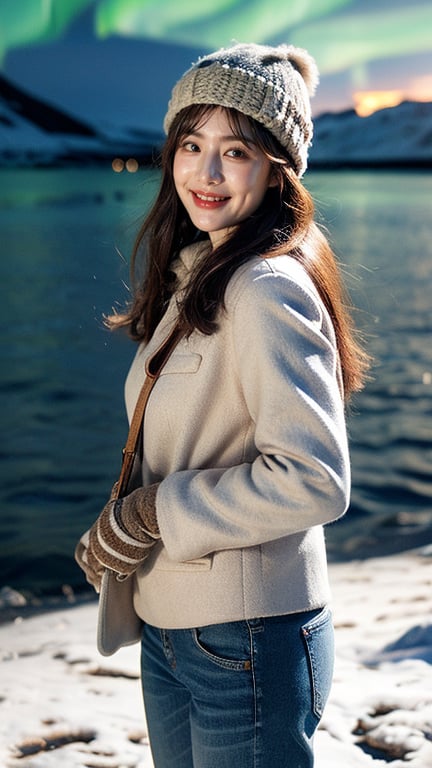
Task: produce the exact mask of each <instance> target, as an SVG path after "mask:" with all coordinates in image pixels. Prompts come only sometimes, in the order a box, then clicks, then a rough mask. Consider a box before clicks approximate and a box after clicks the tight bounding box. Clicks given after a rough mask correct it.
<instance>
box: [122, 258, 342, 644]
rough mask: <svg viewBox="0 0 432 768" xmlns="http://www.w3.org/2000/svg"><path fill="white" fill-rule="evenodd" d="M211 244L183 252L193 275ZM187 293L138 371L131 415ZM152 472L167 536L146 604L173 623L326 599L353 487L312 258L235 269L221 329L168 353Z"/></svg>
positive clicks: (148, 419)
mask: <svg viewBox="0 0 432 768" xmlns="http://www.w3.org/2000/svg"><path fill="white" fill-rule="evenodd" d="M201 257H202V245H193V246H189V247H188V248H186V249H184V250H183V251H182V252H181V254H180V259H179V260H178V262H177V264H176V266H175V269H176V272H177V276H178V278H179V281H180V285H183V287H184V285H185V283H186V282H187V279H188V275H189V274H190V270H191V268H192V266H193V264H194V262H195V260H196V259H197V258H201ZM176 316H177V302H176V297H175V296H174V297H172V300H171V302H170V305H169V308H168V310H167V312H166V314H165V316H164V317H163V319H162V321H161V322H160V324H159V326H158V327H157V329H156V331H155V333H154V336H153V338H152V340H151V341H150V342H149V343H148V344H147V345H144V344H142V345H140V346H139V348H138V350H137V354H136V356H135V359H134V361H133V363H132V366H131V369H130V371H129V374H128V377H127V381H126V404H127V410H128V415H129V418H131V416H132V413H133V409H134V406H135V403H136V400H137V397H138V393H139V390H140V388H141V386H142V383H143V380H144V377H145V363H146V360H147V359H148V357H149V356H150V355H151V354H152V353H153V352H154V351H155V349H157V348H158V347H159V345H160V344H161V342H162V341H163V340H164V338H165V337H166V336H167V335H168V333H169V331H170V329H171V327H172V325H173V323H174V322H175V319H176ZM143 442H144V444H143V456H144V458H143V465H142V482H143V484H144V485H146V484H149V483H154V482H160V486H159V489H158V493H157V498H156V507H157V518H158V522H159V527H160V532H161V541H160V542H159V543H158V544H157V545H156V547H155V548H154V550H153V551H152V553H151V555H150V557H149V558H148V559H147V560H146V561H145V562H144V563H143V565H142V566H141V567H140V568H139V570H138V572H137V574H136V577H135V597H134V602H135V608H136V611H137V613H138V614H139V615H140V616H141V617H142V618H143V619H144V621H146V622H148V623H150V624H152V625H154V626H157V627H161V628H165V629H173V628H188V627H196V626H203V625H206V624H214V623H219V622H225V621H236V620H241V619H248V618H254V617H258V616H273V615H280V614H286V613H291V612H298V611H303V610H309V609H312V608H319V607H321V606H323V605H324V604H326V603H327V602H328V600H329V586H328V579H327V565H326V553H325V543H324V532H323V525H324V524H325V523H329V522H331V521H333V520H336V519H337V518H339V517H340V516H341V515H343V513H344V512H345V510H346V508H347V505H348V500H349V485H350V471H349V457H348V449H347V438H346V429H345V421H344V407H343V401H342V397H341V381H340V367H339V360H338V353H337V350H336V345H335V334H334V329H333V326H332V323H331V320H330V318H329V315H328V313H327V311H326V309H325V308H324V306H323V303H322V301H321V300H320V298H319V296H318V294H317V291H316V289H315V287H314V285H313V283H312V281H311V280H310V278H309V277H308V275H307V274H306V272H305V270H304V268H303V267H302V266H301V265H300V264H299V263H298V262H297V261H296V260H294V259H293V258H292V257H290V256H278V257H275V258H272V259H261V258H253V259H252V260H251V261H249V262H248V263H246V264H244V265H243V266H241V267H240V268H239V269H238V270H237V271H236V272H235V274H234V275H233V277H232V278H231V279H230V282H229V284H228V287H227V291H226V296H225V310H224V311H222V312H221V314H220V317H219V330H218V331H217V332H216V333H214V334H213V335H211V336H206V335H204V334H202V333H199V332H194V333H192V335H191V336H190V337H189V338H184V339H183V340H181V342H180V343H179V345H178V347H177V348H176V349H175V350H174V352H173V354H172V356H171V357H170V359H169V360H168V362H167V364H166V367H165V368H164V370H163V372H162V375H161V376H160V378H159V380H158V381H157V382H156V384H155V387H154V389H153V391H152V393H151V395H150V398H149V401H148V404H147V409H146V415H145V420H144V439H143Z"/></svg>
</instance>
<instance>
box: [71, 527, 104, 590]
mask: <svg viewBox="0 0 432 768" xmlns="http://www.w3.org/2000/svg"><path fill="white" fill-rule="evenodd" d="M89 537H90V531H86V532H85V533H84V534H83V535H82V536H81V538H80V540H79V542H78V544H77V546H76V549H75V560H76V561H77V563H78V565H79V567H80V568H82V570H83V571H84V573H85V576H86V579H87V581H88V583H89V584H91V585H92V587H94V588H95V590H96V592H100V588H101V583H102V574H103V572H104V567H103V565H101V564H100V563H99V561H98V560H96V558H95V557H94V556H93V555H92V554H91V552H89Z"/></svg>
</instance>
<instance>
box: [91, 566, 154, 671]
mask: <svg viewBox="0 0 432 768" xmlns="http://www.w3.org/2000/svg"><path fill="white" fill-rule="evenodd" d="M134 582H135V578H134V576H129V577H128V578H127V579H123V580H122V581H119V580H118V578H117V574H116V573H114V571H109V570H106V571H105V572H104V574H103V576H102V585H101V590H100V593H99V610H98V626H97V647H98V651H99V653H101V654H102V656H112V654H113V653H115V652H116V651H118V650H119V648H122V647H123V646H125V645H133V644H134V643H138V642H139V640H140V639H141V631H142V627H143V622H142V620H141V619H140V617H139V616H138V615H137V614H136V612H135V608H134V605H133V591H134Z"/></svg>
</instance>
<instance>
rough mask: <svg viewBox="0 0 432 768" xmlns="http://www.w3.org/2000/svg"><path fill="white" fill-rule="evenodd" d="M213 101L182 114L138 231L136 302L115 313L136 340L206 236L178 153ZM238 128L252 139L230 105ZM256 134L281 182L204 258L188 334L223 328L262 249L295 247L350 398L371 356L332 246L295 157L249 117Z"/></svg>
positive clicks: (145, 336) (111, 322) (188, 300)
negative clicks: (181, 183) (176, 265)
mask: <svg viewBox="0 0 432 768" xmlns="http://www.w3.org/2000/svg"><path fill="white" fill-rule="evenodd" d="M213 109H215V107H214V106H210V105H195V106H192V107H187V108H186V109H184V110H183V111H182V112H180V113H179V115H177V117H176V119H175V120H174V122H173V124H172V127H171V129H170V132H169V135H168V137H167V140H166V143H165V146H164V148H163V151H162V155H161V167H162V180H161V185H160V189H159V194H158V196H157V198H156V200H155V203H154V205H153V207H152V209H151V211H150V213H149V214H148V216H147V218H146V220H145V221H144V223H143V225H142V226H141V229H140V231H139V232H138V235H137V238H136V241H135V245H134V249H133V252H132V259H131V279H132V296H133V298H132V302H131V304H130V306H129V307H128V309H127V311H126V312H124V313H123V314H114V315H111V316H110V317H108V318H107V319H106V320H107V325H108V326H109V327H110V328H119V327H125V326H127V328H128V333H129V335H130V336H131V338H133V339H134V340H136V341H148V340H149V339H150V338H151V336H152V334H153V332H154V330H155V328H156V326H157V324H158V322H159V321H160V319H161V318H162V316H163V314H164V312H165V310H166V307H167V304H168V301H169V299H170V297H171V296H172V294H173V293H174V291H175V289H176V280H175V275H174V273H173V271H172V269H171V265H172V263H173V261H174V260H175V258H176V257H177V255H178V253H179V251H180V250H181V249H182V248H183V247H184V246H186V245H189V244H190V243H192V242H194V241H196V240H199V239H207V235H206V233H200V232H197V230H196V229H195V227H194V225H193V224H192V222H191V220H190V218H189V216H188V214H187V212H186V210H185V208H184V207H183V205H182V203H181V202H180V200H179V198H178V195H177V192H176V189H175V185H174V179H173V161H174V155H175V152H176V150H177V147H178V146H179V143H180V141H181V139H182V138H183V137H184V136H186V135H188V134H190V133H192V132H193V131H194V130H196V129H197V127H198V126H199V125H200V124H202V123H203V121H204V120H205V119H206V116H207V115H208V113H209V112H210V111H211V110H213ZM224 111H225V112H226V113H227V115H228V119H229V121H230V124H231V128H232V131H233V134H234V135H236V136H238V137H239V139H241V140H242V141H244V142H246V143H247V138H246V137H245V135H244V128H243V126H244V119H245V116H243V115H240V114H239V113H238V112H236V110H233V109H225V108H224ZM246 120H247V125H248V128H249V129H250V131H251V132H252V139H253V141H254V142H255V143H256V145H257V146H258V147H259V149H261V150H262V151H263V152H264V154H265V156H266V157H267V158H268V159H269V161H270V163H271V165H272V169H273V174H274V178H275V179H276V180H277V185H276V186H272V187H269V189H268V190H267V192H266V195H265V197H264V199H263V201H262V203H261V205H260V206H259V208H258V210H257V211H255V213H254V214H253V215H252V216H251V217H249V218H248V219H246V220H245V221H242V222H240V223H239V224H238V225H237V227H236V228H235V229H234V230H233V231H232V233H231V234H230V236H229V238H227V239H225V240H224V241H223V242H222V243H221V244H220V245H219V246H218V247H216V248H215V249H214V250H213V251H211V254H210V257H209V259H204V260H201V261H200V262H199V265H198V267H197V269H196V270H195V272H194V273H193V274H192V276H191V279H190V281H189V285H188V289H187V292H186V295H185V297H184V298H183V301H182V303H181V305H180V307H179V312H180V321H181V323H182V325H183V328H184V331H185V333H191V332H192V331H193V330H195V329H197V330H199V331H201V332H202V333H204V334H211V333H213V332H214V331H215V330H216V329H217V319H218V313H219V311H220V309H221V307H223V304H224V296H225V290H226V287H227V284H228V282H229V280H230V278H231V276H232V274H233V273H234V272H235V270H236V269H238V267H239V266H240V265H241V264H243V263H245V262H246V261H248V260H249V259H251V258H252V257H253V256H256V255H259V256H261V257H265V258H271V257H273V256H277V255H281V254H287V253H289V254H290V255H291V256H292V257H293V258H295V259H297V261H299V262H300V263H301V264H303V266H304V268H305V270H306V272H307V273H308V274H309V276H310V277H311V279H312V281H313V282H314V284H315V286H316V288H317V290H318V292H319V294H320V296H321V299H322V301H323V303H324V305H325V307H326V309H327V311H328V312H329V314H330V316H331V318H332V321H333V325H334V329H335V334H336V341H337V346H338V351H339V356H340V361H341V367H342V376H343V382H344V389H345V396H346V397H349V395H350V394H351V393H352V392H353V391H356V390H359V389H361V388H362V386H363V384H364V379H365V374H366V370H367V368H368V363H369V358H368V355H367V354H366V353H365V351H364V350H363V348H362V346H361V344H360V343H359V341H358V334H357V332H356V330H355V328H354V324H353V322H352V317H351V308H350V302H349V301H348V297H347V294H346V291H345V288H344V285H343V283H342V279H341V275H340V270H339V267H338V264H337V261H336V258H335V255H334V253H333V251H332V249H331V248H330V245H329V243H328V241H327V239H326V237H325V236H324V234H323V233H322V231H321V230H320V229H319V228H318V226H317V224H316V223H315V221H314V215H315V208H314V203H313V200H312V197H311V195H310V194H309V192H308V191H307V189H306V188H305V187H304V186H303V184H302V183H301V181H300V180H299V179H298V177H297V176H296V174H295V173H294V171H293V169H292V167H291V163H290V158H289V156H288V155H287V153H286V151H285V150H284V149H283V147H282V146H281V145H280V144H279V142H278V141H277V140H276V139H275V138H274V137H273V136H272V134H270V133H269V132H268V131H267V130H266V129H265V128H264V127H263V126H262V125H260V124H259V123H257V122H256V121H254V120H252V119H250V118H246Z"/></svg>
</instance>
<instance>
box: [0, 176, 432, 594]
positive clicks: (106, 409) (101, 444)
mask: <svg viewBox="0 0 432 768" xmlns="http://www.w3.org/2000/svg"><path fill="white" fill-rule="evenodd" d="M155 184H156V179H155V177H154V174H151V173H150V172H140V173H138V174H135V175H132V174H121V175H116V174H114V173H112V172H111V171H110V170H109V171H104V170H91V171H85V170H61V171H60V170H59V171H56V170H50V171H45V170H34V171H24V170H22V171H21V170H20V171H16V170H10V171H9V170H8V171H5V170H3V171H0V248H1V270H2V275H1V291H2V300H1V305H0V317H1V337H0V343H1V358H2V362H1V372H0V386H1V392H2V408H1V421H2V430H1V435H2V439H1V443H0V456H1V462H0V472H1V487H0V494H1V495H0V587H1V586H2V585H5V584H8V585H10V586H12V587H15V588H17V589H20V590H28V591H30V592H33V593H36V594H38V593H39V594H46V593H60V591H61V587H62V585H63V584H70V585H72V586H73V588H74V589H80V588H83V587H84V585H85V582H84V580H83V578H82V577H81V574H80V572H79V571H78V568H77V567H76V566H75V564H74V562H73V559H72V553H73V548H74V545H75V542H76V539H77V537H78V536H79V535H80V534H81V533H82V531H83V530H84V529H85V528H86V527H88V525H89V524H90V523H91V522H92V521H93V519H94V518H95V516H96V515H97V513H98V512H99V510H100V508H101V506H102V505H103V503H104V502H105V499H106V495H107V492H108V490H109V489H110V487H111V484H112V481H113V479H114V478H115V477H116V475H117V473H118V470H119V464H120V448H121V446H122V444H123V440H124V437H125V435H126V431H127V425H126V419H125V414H124V406H123V381H124V377H125V374H126V372H127V368H128V365H129V362H130V359H131V356H132V353H133V347H132V345H131V343H130V342H128V341H126V340H125V339H123V338H120V337H115V336H112V335H111V334H109V333H108V332H107V331H106V330H105V329H104V328H103V324H102V320H101V318H102V314H103V313H104V312H109V311H110V310H111V307H112V306H113V305H115V304H116V303H117V302H120V303H122V302H123V301H124V299H125V298H126V296H127V288H126V286H125V285H124V283H127V280H128V271H127V265H126V263H125V261H126V258H125V257H127V256H128V253H129V249H130V245H131V243H132V240H133V236H134V233H135V231H136V227H137V223H138V221H139V220H140V218H141V216H142V212H143V210H144V208H145V206H146V204H147V201H148V200H149V198H151V195H152V194H153V191H154V188H155ZM307 184H308V186H309V188H310V189H311V191H312V192H313V194H314V197H315V198H316V200H317V204H318V208H319V210H320V213H321V216H322V219H323V221H325V222H326V223H327V225H328V227H329V230H330V233H331V239H332V242H333V245H334V247H335V249H336V251H337V253H338V255H339V256H340V258H341V260H342V261H343V263H344V271H345V272H346V273H347V276H349V277H348V282H349V287H350V289H351V293H352V296H353V298H354V301H355V303H356V305H357V306H358V307H359V313H358V321H359V322H360V323H361V325H362V326H363V328H364V329H365V333H367V335H368V345H369V349H370V351H371V353H372V354H373V355H374V357H375V359H376V363H375V367H374V371H373V376H374V378H373V380H372V381H371V382H370V383H369V384H368V386H367V388H366V390H365V391H364V392H363V393H361V394H360V395H359V396H358V397H357V398H356V400H355V403H354V405H353V409H352V413H351V414H350V416H349V429H350V435H351V450H352V464H353V494H352V505H351V509H350V512H349V513H348V515H347V516H346V518H345V519H344V521H343V522H341V523H337V524H336V525H333V526H330V528H329V529H328V544H329V552H330V557H331V558H333V559H337V558H345V557H364V556H367V555H371V554H380V553H387V552H391V551H397V550H401V549H404V548H408V547H411V546H419V545H421V544H428V543H431V542H432V477H431V465H432V418H431V417H432V344H431V326H432V314H431V305H432V299H431V290H432V210H431V205H430V201H431V199H432V176H431V175H428V174H421V173H417V174H414V173H413V174H410V173H404V174H400V173H368V172H356V173H333V174H326V173H310V174H309V177H308V178H307Z"/></svg>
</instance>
